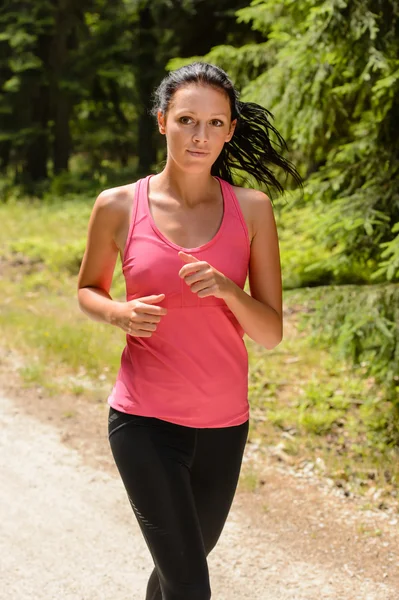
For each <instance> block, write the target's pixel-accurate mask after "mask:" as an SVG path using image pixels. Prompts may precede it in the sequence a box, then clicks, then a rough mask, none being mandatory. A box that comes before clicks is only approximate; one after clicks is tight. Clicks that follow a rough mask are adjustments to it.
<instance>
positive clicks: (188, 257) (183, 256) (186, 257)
mask: <svg viewBox="0 0 399 600" xmlns="http://www.w3.org/2000/svg"><path fill="white" fill-rule="evenodd" d="M179 256H180V258H181V259H182V260H184V262H186V263H187V262H199V258H195V256H193V255H192V254H187V252H183V251H182V250H181V251H180V252H179Z"/></svg>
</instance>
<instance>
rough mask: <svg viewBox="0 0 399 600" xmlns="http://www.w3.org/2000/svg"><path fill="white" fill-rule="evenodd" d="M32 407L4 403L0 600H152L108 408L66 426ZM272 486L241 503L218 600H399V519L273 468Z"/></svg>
mask: <svg viewBox="0 0 399 600" xmlns="http://www.w3.org/2000/svg"><path fill="white" fill-rule="evenodd" d="M32 400H33V398H32V397H31V395H30V394H28V393H26V392H25V393H22V394H13V397H12V399H11V397H6V395H0V425H1V436H0V510H1V516H2V518H1V521H0V565H1V566H0V589H2V590H3V592H2V594H1V597H2V598H3V599H4V600H28V599H29V600H32V599H34V600H44V599H46V600H100V599H101V600H102V599H103V600H110V599H111V598H112V600H143V598H144V590H145V584H146V579H147V576H148V573H149V571H150V569H151V560H150V556H149V553H148V550H147V548H146V546H145V544H144V542H143V540H142V537H141V534H140V532H139V529H138V526H137V524H136V522H135V521H134V518H133V516H132V513H131V512H130V506H129V504H128V502H127V499H126V496H125V492H124V490H123V488H122V484H121V483H120V481H119V479H118V477H117V475H116V471H115V467H114V466H113V463H112V459H111V456H110V451H109V449H108V445H107V442H106V441H105V435H104V432H105V423H106V407H105V406H104V405H98V404H87V403H84V402H83V401H80V403H79V402H77V405H76V413H75V417H74V418H73V419H70V418H69V419H68V418H64V419H62V417H61V413H60V412H59V411H60V410H61V411H62V404H60V402H57V403H56V400H54V399H53V402H54V404H53V405H51V401H49V400H48V399H47V400H46V399H43V398H40V397H37V398H36V399H35V402H32ZM28 402H29V404H28ZM60 406H61V408H60ZM46 415H47V417H46ZM57 415H58V417H57ZM46 421H47V422H46ZM249 455H250V447H249V448H248V452H247V457H248V456H249ZM264 481H265V485H264V486H263V487H262V489H261V490H260V491H259V492H258V493H256V494H253V493H249V492H245V491H239V492H238V493H237V496H236V499H235V501H234V505H233V509H232V512H231V514H230V516H229V519H228V522H227V524H226V527H225V530H224V532H223V535H222V538H221V540H220V542H219V544H218V546H217V548H216V549H215V550H214V552H213V554H212V555H211V557H210V559H209V563H210V571H211V579H212V588H213V596H212V597H213V598H215V600H246V599H248V600H249V599H251V600H340V599H342V600H344V599H345V600H396V599H397V598H398V597H399V560H398V557H399V551H398V549H399V545H398V539H399V533H398V526H397V524H396V523H395V519H393V518H392V515H391V516H389V515H386V514H384V513H383V512H382V511H376V512H374V511H368V512H367V513H364V511H363V512H362V513H360V512H359V510H358V507H357V505H356V504H355V503H353V502H352V503H351V502H349V501H348V500H347V499H344V498H338V497H336V496H334V495H332V494H331V493H330V492H329V491H328V489H327V487H323V486H321V485H320V484H318V483H316V482H314V481H313V482H312V481H308V480H303V479H299V478H296V477H294V476H293V475H292V474H289V473H284V472H283V470H278V469H277V468H276V467H275V466H274V465H265V467H264ZM359 524H361V526H362V527H361V528H359ZM376 530H378V531H379V532H380V533H379V534H378V535H377V536H373V535H367V532H368V531H376ZM187 600H189V599H187Z"/></svg>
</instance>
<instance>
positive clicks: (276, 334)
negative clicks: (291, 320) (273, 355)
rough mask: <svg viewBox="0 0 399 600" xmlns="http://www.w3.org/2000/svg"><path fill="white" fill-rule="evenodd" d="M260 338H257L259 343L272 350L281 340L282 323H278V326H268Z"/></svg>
mask: <svg viewBox="0 0 399 600" xmlns="http://www.w3.org/2000/svg"><path fill="white" fill-rule="evenodd" d="M262 338H263V339H262V340H259V341H258V343H260V344H261V345H262V346H263V347H264V348H266V350H273V349H274V348H276V346H278V345H279V344H280V343H281V342H282V340H283V325H282V323H280V324H279V327H276V328H269V329H268V330H267V331H265V334H264V335H263V336H262Z"/></svg>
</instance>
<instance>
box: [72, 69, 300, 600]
mask: <svg viewBox="0 0 399 600" xmlns="http://www.w3.org/2000/svg"><path fill="white" fill-rule="evenodd" d="M154 97H155V103H154V115H156V118H157V123H158V128H159V131H160V133H161V134H162V135H165V136H166V143H167V160H166V165H165V167H164V169H163V170H162V171H161V172H160V173H158V174H153V175H150V174H149V175H147V176H146V177H144V178H142V179H140V180H138V181H136V182H134V183H131V184H128V185H123V186H120V187H116V188H113V189H109V190H106V191H103V192H102V193H101V194H100V195H99V196H98V198H97V200H96V202H95V204H94V208H93V211H92V215H91V218H90V222H89V230H88V239H87V247H86V251H85V254H84V258H83V262H82V266H81V270H80V274H79V282H78V300H79V304H80V307H81V309H82V310H83V311H84V312H85V313H86V314H87V315H88V316H89V317H90V318H91V319H94V320H97V321H102V322H105V323H109V324H110V325H113V326H115V327H119V328H120V329H122V330H123V331H124V332H126V334H127V335H126V346H125V348H124V350H123V353H122V357H121V366H120V370H119V373H118V375H117V378H116V382H115V385H114V387H113V390H112V392H111V393H110V396H109V398H108V403H109V405H110V409H109V424H108V434H109V441H110V446H111V450H112V453H113V457H114V459H115V463H116V465H117V468H118V470H119V473H120V476H121V478H122V481H123V484H124V486H125V488H126V492H127V495H128V499H129V501H130V504H131V506H132V509H133V511H134V513H135V516H136V518H137V521H138V523H139V525H140V528H141V531H142V533H143V536H144V538H145V541H146V543H147V545H148V548H149V551H150V553H151V555H152V558H153V561H154V570H153V572H152V574H151V575H150V578H149V581H148V586H147V592H146V600H209V598H210V597H211V588H210V581H209V572H208V564H207V556H208V554H209V553H210V552H211V550H212V549H213V548H214V547H215V545H216V543H217V541H218V538H219V536H220V534H221V532H222V530H223V526H224V524H225V521H226V518H227V516H228V513H229V510H230V507H231V504H232V501H233V497H234V494H235V491H236V487H237V482H238V477H239V473H240V468H241V461H242V456H243V452H244V448H245V444H246V440H247V434H248V419H249V406H248V357H247V352H246V348H245V344H244V341H243V335H244V333H246V334H247V335H248V336H249V337H250V338H251V339H253V340H254V341H255V342H257V343H258V344H260V345H262V346H263V347H264V348H267V349H271V348H274V347H275V346H276V345H277V344H279V342H280V341H281V339H282V335H283V324H282V286H281V270H280V259H279V247H278V236H277V231H276V224H275V220H274V216H273V210H272V205H271V201H270V199H269V197H268V196H267V195H266V194H265V193H263V192H261V191H259V190H256V189H248V188H245V187H238V186H235V185H234V180H235V177H237V171H238V172H241V174H243V175H244V176H245V175H247V176H250V177H252V178H253V179H254V180H255V181H257V182H258V184H260V186H263V187H266V189H269V187H273V188H276V189H277V190H279V191H282V187H281V185H280V183H279V181H278V180H277V179H276V177H275V175H274V173H273V170H272V169H274V168H275V167H278V168H280V169H282V170H283V171H285V172H286V173H287V174H290V175H291V176H293V177H294V179H295V180H296V181H297V182H298V183H300V177H299V175H298V173H297V171H296V169H295V167H293V165H292V164H291V163H290V162H289V161H287V160H285V159H284V158H283V157H282V156H281V155H280V154H279V153H278V152H277V150H276V146H278V147H281V146H282V145H284V140H283V139H282V137H281V136H280V135H279V133H278V132H277V131H276V129H275V128H274V127H273V126H272V125H271V123H270V120H269V117H270V113H269V112H268V111H267V110H266V109H264V108H262V107H261V106H259V105H257V104H254V103H246V102H241V101H239V99H238V92H237V91H236V90H235V88H234V86H233V84H232V82H231V80H230V79H229V77H228V76H227V74H226V73H225V72H224V71H223V70H222V69H220V68H218V67H216V66H214V65H211V64H207V63H198V62H196V63H193V64H191V65H188V66H185V67H182V68H181V69H178V70H176V71H172V72H171V73H169V74H168V75H167V76H166V77H165V78H164V80H163V81H162V82H161V84H160V86H159V88H158V89H157V91H156V92H155V95H154ZM270 132H272V133H273V135H274V140H273V141H272V140H271V137H270V135H269V134H270ZM276 141H277V142H278V144H276ZM118 255H120V258H121V261H122V267H123V274H124V277H125V280H126V301H125V302H119V301H116V300H113V299H112V298H111V296H110V288H111V282H112V278H113V273H114V268H115V264H116V261H117V258H118ZM247 275H248V276H249V284H250V294H248V293H247V292H246V291H244V289H243V288H244V284H245V281H246V279H247ZM237 551H238V550H237ZM132 560H134V557H132ZM237 600H238V599H237Z"/></svg>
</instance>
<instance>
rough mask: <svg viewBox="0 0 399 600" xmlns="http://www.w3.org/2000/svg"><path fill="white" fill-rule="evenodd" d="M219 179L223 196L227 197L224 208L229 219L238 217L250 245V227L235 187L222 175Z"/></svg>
mask: <svg viewBox="0 0 399 600" xmlns="http://www.w3.org/2000/svg"><path fill="white" fill-rule="evenodd" d="M217 179H218V180H219V182H220V185H221V186H222V193H223V197H224V199H225V207H224V210H225V211H226V217H227V219H230V218H232V217H233V218H234V219H238V221H239V223H240V225H241V227H242V229H243V232H244V235H245V238H246V243H247V245H248V247H249V234H248V227H247V224H246V222H245V218H244V215H243V212H242V210H241V206H240V203H239V202H238V199H237V196H236V194H235V192H234V188H233V186H232V185H231V184H230V183H229V182H228V181H226V180H225V179H221V178H220V177H217Z"/></svg>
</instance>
